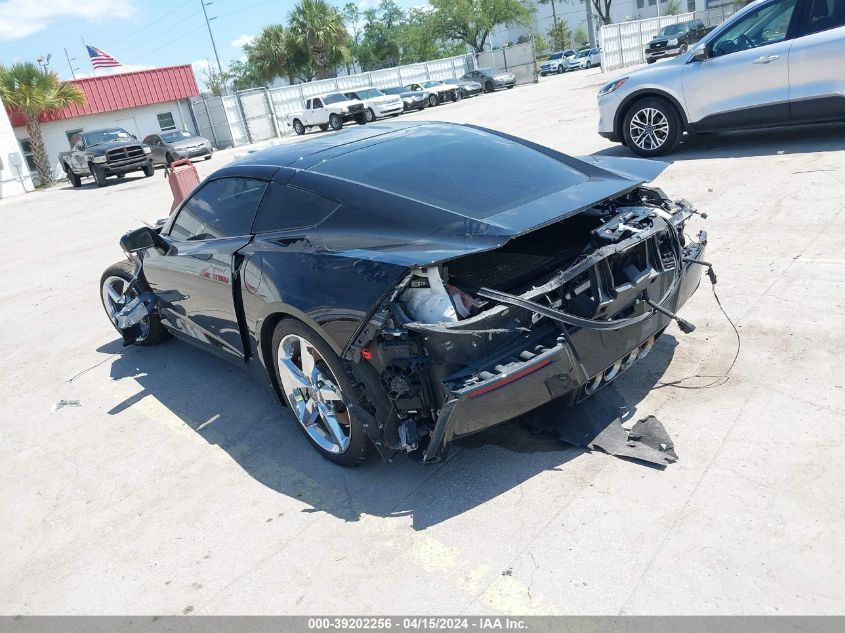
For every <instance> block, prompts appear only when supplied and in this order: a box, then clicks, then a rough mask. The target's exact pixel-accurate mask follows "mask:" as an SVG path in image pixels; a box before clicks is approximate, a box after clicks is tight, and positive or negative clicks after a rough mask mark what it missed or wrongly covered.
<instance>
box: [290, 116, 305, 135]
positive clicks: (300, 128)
mask: <svg viewBox="0 0 845 633" xmlns="http://www.w3.org/2000/svg"><path fill="white" fill-rule="evenodd" d="M293 131H294V132H296V133H297V134H298V135H299V136H302V135H303V134H305V126H304V125H302V121H300V120H299V119H294V120H293Z"/></svg>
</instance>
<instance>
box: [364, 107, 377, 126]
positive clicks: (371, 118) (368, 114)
mask: <svg viewBox="0 0 845 633" xmlns="http://www.w3.org/2000/svg"><path fill="white" fill-rule="evenodd" d="M364 118H365V119H366V121H367V123H372V122H373V121H375V120H376V113H375V112H373V109H372V108H367V112H366V114H365V115H364Z"/></svg>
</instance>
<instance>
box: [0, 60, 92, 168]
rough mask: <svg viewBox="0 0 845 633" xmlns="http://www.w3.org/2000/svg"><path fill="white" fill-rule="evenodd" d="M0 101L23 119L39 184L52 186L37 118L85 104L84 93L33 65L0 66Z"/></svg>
mask: <svg viewBox="0 0 845 633" xmlns="http://www.w3.org/2000/svg"><path fill="white" fill-rule="evenodd" d="M0 99H2V100H3V102H4V103H5V104H6V107H7V108H9V110H13V111H14V110H17V111H19V112H20V113H22V114H23V115H24V116H25V117H26V131H27V134H29V142H30V145H31V146H32V158H33V160H35V167H36V168H37V169H38V176H39V177H40V179H41V182H42V184H48V183H51V182H53V170H52V169H50V158H49V156H48V155H47V148H46V147H45V146H44V138H43V136H42V134H41V123H40V122H39V121H38V117H39V116H40V115H42V114H49V113H50V112H53V111H54V110H60V109H61V108H64V107H67V106H69V105H71V104H76V105H82V104H83V103H85V93H84V92H82V90H80V89H79V88H78V87H77V86H75V85H74V84H72V83H69V82H66V81H62V80H61V79H59V76H58V75H57V74H56V73H54V72H42V71H41V69H40V68H38V66H36V65H35V64H33V63H32V62H23V63H19V64H12V65H11V66H9V67H6V66H2V65H0Z"/></svg>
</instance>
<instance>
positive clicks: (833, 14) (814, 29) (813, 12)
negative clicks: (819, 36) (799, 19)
mask: <svg viewBox="0 0 845 633" xmlns="http://www.w3.org/2000/svg"><path fill="white" fill-rule="evenodd" d="M840 26H845V0H810V11H809V12H808V17H807V19H806V20H805V24H804V26H803V27H802V29H801V34H802V35H809V34H810V33H820V32H821V31H827V30H829V29H835V28H837V27H840Z"/></svg>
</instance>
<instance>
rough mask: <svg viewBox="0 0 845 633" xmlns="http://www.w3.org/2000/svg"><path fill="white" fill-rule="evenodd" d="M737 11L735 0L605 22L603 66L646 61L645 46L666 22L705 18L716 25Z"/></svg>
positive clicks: (619, 66)
mask: <svg viewBox="0 0 845 633" xmlns="http://www.w3.org/2000/svg"><path fill="white" fill-rule="evenodd" d="M735 12H736V8H735V7H734V5H733V4H730V5H722V6H721V7H714V8H712V9H706V10H704V11H695V12H691V13H682V14H680V15H663V16H660V17H657V18H648V19H646V20H634V21H632V22H619V23H617V24H604V25H602V27H601V35H600V39H601V57H602V59H601V67H602V70H603V71H608V70H616V69H617V68H625V67H626V66H634V65H636V64H644V63H645V61H646V60H645V47H646V45H647V44H648V43H649V42H650V41H651V39H652V38H653V37H654V36H655V35H657V32H658V31H659V30H660V29H662V28H663V27H664V26H667V25H669V24H675V23H676V22H687V21H689V20H701V21H702V22H704V25H705V26H707V27H710V28H712V27H715V26H718V25H719V24H721V23H722V22H724V21H725V19H726V18H728V17H730V16H731V15H733V14H734V13H735Z"/></svg>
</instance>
